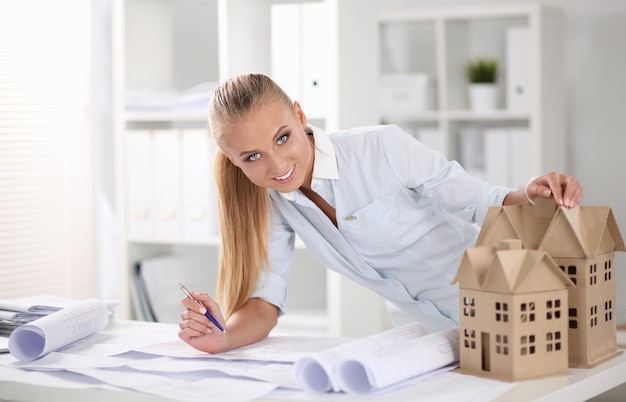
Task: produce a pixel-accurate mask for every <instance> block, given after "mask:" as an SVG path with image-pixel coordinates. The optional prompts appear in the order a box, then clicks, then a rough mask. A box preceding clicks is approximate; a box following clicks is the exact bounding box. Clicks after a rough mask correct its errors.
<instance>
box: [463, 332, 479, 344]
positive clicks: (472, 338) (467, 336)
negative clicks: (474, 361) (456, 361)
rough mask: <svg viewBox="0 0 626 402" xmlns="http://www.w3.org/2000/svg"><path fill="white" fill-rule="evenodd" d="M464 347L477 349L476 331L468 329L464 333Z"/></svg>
mask: <svg viewBox="0 0 626 402" xmlns="http://www.w3.org/2000/svg"><path fill="white" fill-rule="evenodd" d="M463 345H464V346H465V347H466V348H467V349H476V331H474V330H473V329H467V328H466V329H465V330H464V331H463Z"/></svg>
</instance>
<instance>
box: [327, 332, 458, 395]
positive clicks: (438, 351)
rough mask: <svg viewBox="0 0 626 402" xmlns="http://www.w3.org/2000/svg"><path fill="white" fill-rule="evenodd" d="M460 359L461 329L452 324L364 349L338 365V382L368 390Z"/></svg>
mask: <svg viewBox="0 0 626 402" xmlns="http://www.w3.org/2000/svg"><path fill="white" fill-rule="evenodd" d="M458 360H459V331H458V329H457V328H452V329H448V330H444V331H439V332H435V333H432V334H428V335H424V336H422V337H419V338H413V339H409V340H404V341H402V342H396V343H393V344H390V345H387V346H386V347H383V348H380V349H370V350H367V351H362V353H360V354H359V355H358V356H355V357H354V358H352V359H348V360H345V361H344V362H343V363H341V364H340V365H339V367H338V368H337V371H336V376H337V383H338V385H339V388H340V389H341V390H343V391H346V392H350V393H357V394H365V393H369V392H372V391H374V390H377V389H381V388H385V387H388V386H390V385H393V384H396V383H398V382H400V381H404V380H407V379H409V378H413V377H416V376H418V375H422V374H425V373H428V372H430V371H432V370H436V369H438V368H441V367H445V366H448V365H450V364H456V362H458ZM390 367H393V369H390Z"/></svg>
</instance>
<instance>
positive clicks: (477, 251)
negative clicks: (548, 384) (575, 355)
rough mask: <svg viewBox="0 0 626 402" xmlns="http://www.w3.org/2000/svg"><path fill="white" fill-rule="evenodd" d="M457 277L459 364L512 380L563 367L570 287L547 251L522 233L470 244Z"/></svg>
mask: <svg viewBox="0 0 626 402" xmlns="http://www.w3.org/2000/svg"><path fill="white" fill-rule="evenodd" d="M455 282H459V283H460V312H461V313H460V319H459V335H460V361H461V367H460V369H461V371H463V372H465V373H468V374H473V375H479V376H486V377H492V378H497V379H501V380H507V381H514V380H522V379H528V378H535V377H544V376H551V375H558V374H565V373H567V368H568V352H567V350H568V343H567V340H568V338H567V327H568V323H567V319H566V315H567V308H568V307H567V306H568V301H567V299H568V291H567V288H568V287H571V286H572V285H573V284H572V282H571V280H570V279H569V278H568V277H567V275H565V274H564V273H563V271H561V269H560V268H559V267H558V265H557V264H556V263H555V262H554V260H553V259H552V258H551V257H550V256H549V255H548V254H547V253H546V252H545V251H538V250H524V249H522V242H521V241H520V240H505V241H502V242H500V245H499V247H498V248H493V247H488V246H483V247H476V248H469V249H467V250H465V254H464V255H463V258H462V260H461V264H460V266H459V270H458V272H457V275H456V277H455V279H454V281H453V283H455Z"/></svg>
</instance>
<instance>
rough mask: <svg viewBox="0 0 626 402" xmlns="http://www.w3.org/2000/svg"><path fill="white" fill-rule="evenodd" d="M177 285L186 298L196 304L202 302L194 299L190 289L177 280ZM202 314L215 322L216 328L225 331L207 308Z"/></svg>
mask: <svg viewBox="0 0 626 402" xmlns="http://www.w3.org/2000/svg"><path fill="white" fill-rule="evenodd" d="M178 287H179V288H180V290H182V291H183V293H184V294H186V295H187V297H188V298H190V299H191V300H194V301H195V302H196V303H198V304H202V302H201V301H200V300H196V299H194V298H193V297H192V296H191V292H190V291H189V290H188V289H187V288H186V287H184V286H183V284H182V283H180V282H178ZM205 308H206V307H205ZM204 315H206V318H208V319H209V320H211V322H212V323H213V324H215V326H216V327H218V328H219V329H220V331H222V332H226V330H225V329H224V327H222V326H221V325H220V323H219V322H217V320H216V319H215V317H213V316H212V315H211V313H209V310H207V311H206V313H204Z"/></svg>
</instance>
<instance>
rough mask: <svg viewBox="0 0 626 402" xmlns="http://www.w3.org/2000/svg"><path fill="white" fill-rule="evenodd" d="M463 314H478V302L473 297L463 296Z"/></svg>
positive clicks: (471, 315)
mask: <svg viewBox="0 0 626 402" xmlns="http://www.w3.org/2000/svg"><path fill="white" fill-rule="evenodd" d="M463 306H464V307H463V315H464V316H466V317H474V316H475V315H476V309H475V307H476V302H475V300H474V298H473V297H464V298H463Z"/></svg>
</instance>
